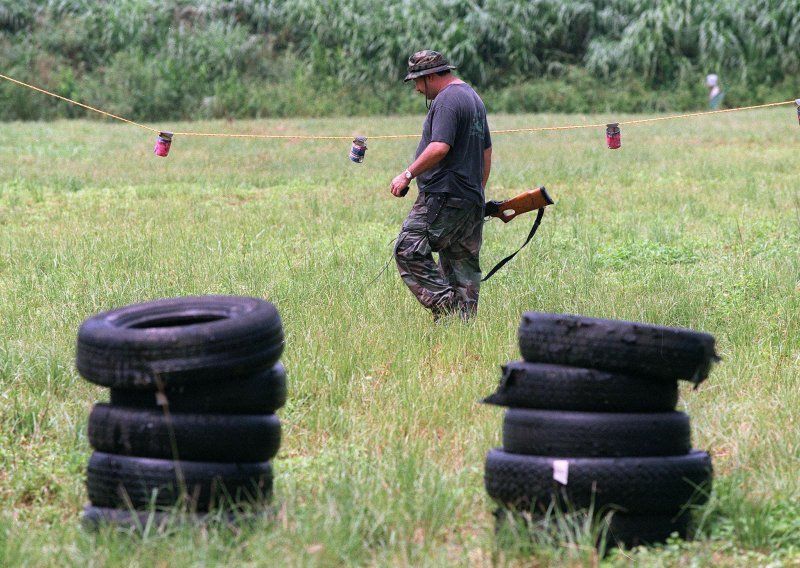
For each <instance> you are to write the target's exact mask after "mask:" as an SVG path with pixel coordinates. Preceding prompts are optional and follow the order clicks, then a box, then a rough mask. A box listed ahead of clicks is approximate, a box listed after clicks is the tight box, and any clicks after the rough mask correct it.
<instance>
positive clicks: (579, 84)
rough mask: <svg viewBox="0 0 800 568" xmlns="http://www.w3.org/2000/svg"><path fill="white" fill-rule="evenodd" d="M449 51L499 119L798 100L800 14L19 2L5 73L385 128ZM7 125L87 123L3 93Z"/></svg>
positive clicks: (145, 111)
mask: <svg viewBox="0 0 800 568" xmlns="http://www.w3.org/2000/svg"><path fill="white" fill-rule="evenodd" d="M425 47H433V48H435V49H438V50H440V51H443V52H444V53H445V54H446V55H448V57H449V58H450V59H451V60H452V61H453V62H454V63H455V64H456V65H458V67H459V73H460V74H461V76H462V77H463V78H465V79H466V80H467V81H469V82H471V83H473V84H475V85H476V86H478V87H479V88H480V89H481V92H482V94H484V98H485V99H486V101H487V103H488V104H489V106H490V109H491V110H492V111H495V112H501V111H511V112H519V111H573V112H574V111H580V112H587V111H603V110H608V109H613V110H617V111H646V110H663V109H666V108H670V109H675V108H681V109H685V108H697V107H698V106H702V105H704V104H705V90H704V88H703V78H704V76H705V75H706V74H707V73H708V72H717V73H718V74H720V75H721V77H722V80H723V86H724V87H725V88H726V90H727V91H728V97H727V100H728V103H729V104H737V103H755V102H761V101H763V100H765V99H767V98H771V100H775V97H783V98H784V100H788V99H789V98H795V97H796V94H797V92H798V90H799V89H798V86H799V85H800V80H798V79H797V78H796V77H797V75H798V70H800V59H798V58H797V57H796V53H797V52H798V49H799V48H800V0H789V1H778V0H745V1H740V0H718V1H715V0H662V1H656V0H645V1H635V0H585V1H579V2H567V1H565V0H530V1H528V0H526V1H519V0H467V1H462V0H459V1H454V0H397V1H393V2H385V1H384V0H324V1H319V0H295V1H292V2H288V1H285V0H230V1H224V2H221V1H216V0H213V1H212V0H199V1H192V2H189V1H187V0H164V1H157V0H120V1H117V2H104V1H100V0H9V1H7V2H3V3H0V61H3V62H4V63H5V64H4V65H3V73H4V74H7V75H10V76H12V77H15V78H18V79H21V80H27V81H30V82H33V83H34V84H36V85H38V86H41V87H44V88H47V89H53V90H55V91H56V92H57V93H58V94H61V95H63V96H66V97H69V98H78V99H81V100H83V101H86V102H89V103H90V104H94V105H99V106H102V107H103V108H104V109H108V110H110V111H111V112H116V113H121V114H123V115H126V116H130V117H132V118H135V119H151V120H154V119H162V118H200V117H220V118H221V117H232V116H235V117H259V116H290V115H304V116H321V115H336V114H376V113H385V112H387V111H393V112H403V111H408V110H411V109H414V110H416V109H417V108H418V103H419V101H418V100H417V99H416V98H415V97H414V96H413V93H411V92H410V91H411V89H409V88H408V86H406V88H403V85H402V84H400V83H399V81H398V79H399V78H400V77H401V76H402V75H403V71H404V68H405V61H406V59H407V57H408V55H409V54H410V53H411V52H413V51H416V50H418V49H422V48H425ZM0 101H3V102H4V103H5V104H3V105H2V106H0V119H36V118H50V117H54V116H74V115H84V114H85V111H84V110H82V109H78V108H68V106H67V105H65V104H64V103H63V102H58V101H57V100H56V99H52V100H45V98H44V97H43V96H35V97H33V96H31V93H30V92H29V91H25V90H24V89H20V87H18V86H16V85H13V84H11V83H7V82H6V83H3V84H2V85H0Z"/></svg>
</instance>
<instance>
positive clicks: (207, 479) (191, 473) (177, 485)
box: [86, 452, 272, 512]
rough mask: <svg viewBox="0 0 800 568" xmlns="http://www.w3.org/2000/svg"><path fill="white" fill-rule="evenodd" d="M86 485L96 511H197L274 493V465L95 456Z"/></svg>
mask: <svg viewBox="0 0 800 568" xmlns="http://www.w3.org/2000/svg"><path fill="white" fill-rule="evenodd" d="M86 485H87V489H88V492H89V501H90V502H91V504H92V505H94V506H96V507H111V508H122V509H127V508H130V507H133V508H134V509H144V508H147V507H151V506H154V507H171V506H173V505H177V504H187V505H189V506H190V508H192V510H195V511H200V512H204V511H208V510H209V509H210V508H211V507H215V506H227V505H230V504H236V503H246V504H248V505H250V504H258V503H259V502H263V501H266V500H268V499H269V497H270V495H271V493H272V465H271V464H270V462H256V463H212V462H192V461H173V460H160V459H152V458H135V457H128V456H119V455H114V454H107V453H103V452H94V453H93V454H92V456H91V458H89V465H88V468H87V477H86Z"/></svg>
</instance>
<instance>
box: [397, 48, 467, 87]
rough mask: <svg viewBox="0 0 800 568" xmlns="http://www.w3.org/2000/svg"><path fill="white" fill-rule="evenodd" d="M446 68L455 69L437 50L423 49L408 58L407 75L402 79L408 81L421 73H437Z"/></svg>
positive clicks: (421, 74)
mask: <svg viewBox="0 0 800 568" xmlns="http://www.w3.org/2000/svg"><path fill="white" fill-rule="evenodd" d="M448 69H455V66H453V65H450V63H449V62H448V61H447V59H445V57H444V55H442V54H441V53H439V52H438V51H433V50H431V49H424V50H422V51H418V52H416V53H415V54H414V55H412V56H411V57H409V58H408V75H406V78H405V79H403V81H410V80H412V79H416V78H417V77H422V76H423V75H430V74H432V73H439V72H440V71H447V70H448Z"/></svg>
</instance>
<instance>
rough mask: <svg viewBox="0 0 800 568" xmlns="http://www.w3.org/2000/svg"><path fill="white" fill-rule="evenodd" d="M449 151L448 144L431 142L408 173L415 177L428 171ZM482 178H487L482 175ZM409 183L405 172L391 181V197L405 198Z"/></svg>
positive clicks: (409, 168) (409, 167)
mask: <svg viewBox="0 0 800 568" xmlns="http://www.w3.org/2000/svg"><path fill="white" fill-rule="evenodd" d="M490 150H491V148H490ZM449 151H450V144H447V143H446V142H431V143H430V144H428V145H427V146H426V147H425V149H424V150H423V151H422V154H420V155H419V158H417V159H416V160H414V163H413V164H411V165H410V166H408V168H407V169H408V171H409V172H411V175H412V176H413V177H417V176H418V175H419V174H421V173H422V172H426V171H428V170H429V169H431V168H432V167H433V166H435V165H436V164H438V163H439V162H441V161H442V160H443V159H444V157H445V156H446V155H447V153H448V152H449ZM485 162H486V154H485V152H484V163H485ZM484 177H487V176H486V175H485V174H484ZM410 183H411V180H410V179H407V178H406V176H405V172H403V173H401V174H400V175H399V176H397V177H396V178H394V179H393V180H392V185H391V188H392V195H394V196H395V197H403V196H405V194H406V192H405V189H406V188H407V187H408V184H410Z"/></svg>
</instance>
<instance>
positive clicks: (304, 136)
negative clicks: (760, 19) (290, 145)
mask: <svg viewBox="0 0 800 568" xmlns="http://www.w3.org/2000/svg"><path fill="white" fill-rule="evenodd" d="M0 77H1V78H3V79H6V80H8V81H11V82H12V83H16V84H18V85H22V86H23V87H27V88H29V89H33V90H34V91H39V92H40V93H44V94H45V95H50V96H51V97H56V98H57V99H61V100H63V101H67V102H68V103H72V104H74V105H77V106H79V107H83V108H85V109H88V110H91V111H94V112H96V113H99V114H102V115H104V116H107V117H109V118H115V119H117V120H121V121H122V122H127V123H128V124H132V125H134V126H138V127H139V128H144V129H145V130H149V131H151V132H160V131H159V130H157V129H155V128H151V127H149V126H145V125H144V124H139V123H138V122H134V121H132V120H128V119H127V118H123V117H121V116H117V115H115V114H111V113H110V112H105V111H103V110H100V109H97V108H94V107H92V106H89V105H86V104H83V103H79V102H78V101H74V100H72V99H68V98H67V97H62V96H61V95H57V94H55V93H51V92H50V91H46V90H44V89H40V88H39V87H34V86H33V85H29V84H28V83H23V82H22V81H18V80H16V79H12V78H11V77H7V76H5V75H3V74H1V73H0ZM794 103H795V101H794V100H791V101H782V102H778V103H767V104H763V105H753V106H746V107H739V108H728V109H723V110H710V111H704V112H692V113H687V114H676V115H672V116H661V117H657V118H642V119H639V120H626V121H623V122H619V123H618V124H619V125H620V126H628V125H633V124H644V123H646V122H657V121H660V120H676V119H679V118H689V117H694V116H706V115H710V114H721V113H723V112H738V111H744V110H754V109H758V108H767V107H774V106H780V105H788V104H794ZM605 126H606V124H605V123H602V124H575V125H571V126H538V127H534V128H511V129H506V130H493V131H492V134H510V133H514V132H545V131H552V130H576V129H578V128H605ZM173 135H174V136H207V137H218V138H265V139H279V140H350V139H351V138H352V136H318V135H311V134H224V133H212V132H173ZM367 138H368V139H369V140H389V139H399V138H419V134H394V135H392V134H385V135H381V136H368V137H367Z"/></svg>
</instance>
